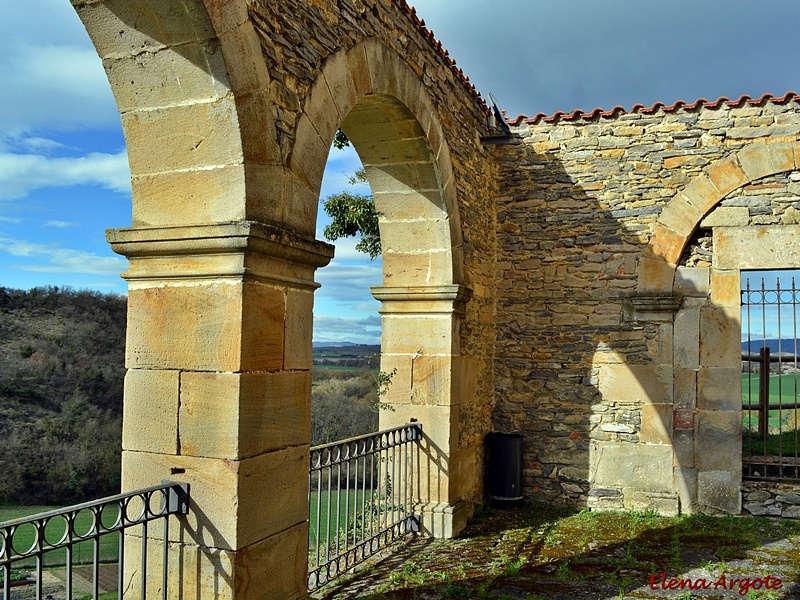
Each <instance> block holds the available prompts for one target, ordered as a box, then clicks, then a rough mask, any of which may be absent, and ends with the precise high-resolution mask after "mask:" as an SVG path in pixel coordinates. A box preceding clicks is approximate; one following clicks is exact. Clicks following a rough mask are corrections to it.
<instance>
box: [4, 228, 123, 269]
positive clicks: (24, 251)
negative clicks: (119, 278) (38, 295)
mask: <svg viewBox="0 0 800 600" xmlns="http://www.w3.org/2000/svg"><path fill="white" fill-rule="evenodd" d="M0 251H4V252H6V253H8V254H10V255H12V256H16V257H18V258H28V259H34V260H35V261H36V262H35V263H25V264H18V265H14V266H13V267H11V268H14V269H16V270H20V271H28V272H32V273H76V274H83V275H119V274H120V273H121V272H123V271H125V270H127V268H128V261H127V260H125V259H124V258H121V257H116V256H100V255H99V254H95V253H93V252H86V251H84V250H73V249H70V248H59V247H56V246H51V245H45V244H36V243H33V242H28V241H26V240H18V239H13V238H7V237H0ZM42 261H43V262H42Z"/></svg>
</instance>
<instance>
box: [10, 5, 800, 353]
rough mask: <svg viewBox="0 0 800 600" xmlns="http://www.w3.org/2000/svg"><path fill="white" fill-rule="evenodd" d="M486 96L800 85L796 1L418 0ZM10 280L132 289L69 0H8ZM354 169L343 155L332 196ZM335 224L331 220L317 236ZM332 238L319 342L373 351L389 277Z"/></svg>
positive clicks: (623, 96) (544, 104) (116, 177)
mask: <svg viewBox="0 0 800 600" xmlns="http://www.w3.org/2000/svg"><path fill="white" fill-rule="evenodd" d="M412 3H413V4H415V6H416V7H417V9H418V14H419V15H420V16H421V17H422V18H424V19H425V20H426V22H427V24H428V26H429V27H430V28H431V29H433V31H434V33H435V34H436V35H437V37H438V38H439V39H441V40H442V42H443V44H444V46H445V47H446V48H447V49H448V50H449V51H450V55H451V56H452V57H454V58H455V59H456V61H457V62H458V64H459V66H460V67H462V68H463V69H464V71H465V72H466V73H467V75H469V76H470V78H471V80H472V81H473V82H474V83H475V84H476V86H477V88H478V90H479V91H481V92H482V94H483V95H484V96H488V93H489V92H493V93H494V95H495V96H497V98H498V100H499V102H500V104H501V107H502V108H505V109H507V110H508V112H509V114H510V115H512V116H516V114H518V113H526V114H528V115H533V114H535V113H536V112H539V111H543V112H547V113H551V112H553V111H555V110H572V109H575V108H583V109H585V110H589V109H591V108H594V107H595V106H602V107H606V108H608V107H611V106H613V105H615V104H621V105H623V106H624V107H626V108H630V107H631V106H632V105H633V104H635V103H637V102H641V103H643V104H645V105H649V104H651V103H653V102H655V101H657V100H660V101H664V102H667V103H671V102H672V101H674V100H677V99H679V98H681V99H684V100H687V101H691V100H694V99H696V98H698V97H701V96H702V97H706V98H709V99H715V98H716V97H718V96H720V95H726V96H729V97H738V96H739V95H741V94H745V93H746V94H750V95H752V96H760V95H761V94H762V93H765V92H771V93H773V94H776V95H782V94H783V93H784V92H786V91H788V90H790V89H795V90H798V88H800V81H798V80H799V79H800V61H798V60H797V48H796V31H795V30H796V26H797V23H800V2H797V1H796V0H761V1H760V2H758V3H754V2H752V1H751V0H726V1H725V2H698V1H697V0H673V1H672V2H668V3H652V2H641V0H616V1H612V2H605V3H598V2H596V1H595V0H573V1H571V2H564V1H563V0H537V1H532V0H491V1H490V0H459V2H458V3H454V2H452V0H417V2H412ZM0 73H3V78H2V84H1V85H2V94H0V286H6V287H14V288H23V289H27V288H30V287H35V286H42V285H57V286H71V287H74V288H81V289H83V288H88V289H97V290H101V291H106V292H116V293H125V291H126V288H125V283H124V282H123V281H122V280H121V279H120V278H119V273H121V272H123V271H125V270H126V268H127V266H126V260H125V259H124V258H122V257H119V256H117V255H115V254H114V253H113V252H111V250H110V249H109V247H108V244H107V243H106V242H105V229H106V228H113V227H126V226H129V225H130V222H131V199H130V184H129V178H130V173H129V171H128V166H127V156H126V153H125V141H124V139H123V136H122V131H121V128H120V124H119V115H118V114H117V111H116V108H115V105H114V100H113V97H112V95H111V91H110V89H109V86H108V82H107V81H106V79H105V75H104V73H103V69H102V66H101V64H100V61H99V59H98V58H97V56H96V54H95V52H94V49H93V47H92V45H91V43H90V41H89V39H88V36H87V35H86V32H85V31H84V30H83V26H82V25H81V23H80V21H79V20H78V18H77V16H76V15H75V13H74V11H73V9H72V7H71V5H70V3H69V1H68V0H26V1H25V2H19V1H18V0H0ZM357 166H358V161H357V157H356V156H355V155H354V153H353V152H352V151H350V152H345V153H341V152H336V151H334V154H332V156H331V159H330V161H329V166H328V169H327V171H326V177H325V181H324V184H323V193H322V195H323V197H324V196H326V195H328V194H330V193H334V192H337V191H339V190H341V189H342V188H343V187H344V186H345V184H346V179H347V176H349V175H350V174H352V173H353V172H354V171H355V169H356V168H357ZM324 224H325V223H324V221H323V220H322V219H320V223H319V233H318V237H321V228H322V227H323V226H324ZM353 245H354V243H353V242H347V243H340V244H337V251H336V254H337V257H336V259H335V260H334V262H333V263H332V264H331V265H330V266H329V267H327V268H325V269H322V270H320V271H318V273H317V280H318V281H319V282H320V283H322V286H323V287H322V288H321V289H320V290H318V291H317V293H316V301H315V339H316V340H318V341H337V340H338V341H344V340H349V341H353V342H362V343H370V342H377V341H378V339H379V335H380V320H379V317H378V314H377V312H376V311H377V309H378V303H377V302H375V301H374V300H373V299H372V298H371V296H370V294H369V289H368V288H369V286H370V285H377V284H379V283H380V280H381V265H380V262H379V261H375V262H370V261H369V260H367V259H365V258H364V257H362V256H361V255H359V254H358V253H356V252H355V250H354V249H353Z"/></svg>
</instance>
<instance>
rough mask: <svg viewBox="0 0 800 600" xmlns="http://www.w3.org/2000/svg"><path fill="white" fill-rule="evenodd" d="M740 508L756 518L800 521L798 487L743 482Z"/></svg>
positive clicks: (799, 488)
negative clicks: (779, 518)
mask: <svg viewBox="0 0 800 600" xmlns="http://www.w3.org/2000/svg"><path fill="white" fill-rule="evenodd" d="M742 508H743V509H744V512H746V513H748V514H751V515H754V516H757V517H762V516H767V517H783V518H784V519H800V486H798V485H790V484H785V483H784V484H780V483H774V482H760V481H745V482H744V485H743V486H742Z"/></svg>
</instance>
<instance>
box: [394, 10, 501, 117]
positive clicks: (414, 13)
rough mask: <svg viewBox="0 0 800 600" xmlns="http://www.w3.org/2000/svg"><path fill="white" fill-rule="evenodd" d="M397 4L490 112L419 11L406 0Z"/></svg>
mask: <svg viewBox="0 0 800 600" xmlns="http://www.w3.org/2000/svg"><path fill="white" fill-rule="evenodd" d="M395 2H396V3H397V4H398V5H399V6H400V8H401V9H402V10H403V12H405V14H406V15H408V16H409V18H410V19H411V21H412V23H414V25H415V26H416V27H417V28H418V29H419V30H420V31H421V32H422V35H423V36H425V38H426V39H427V40H428V41H429V42H430V44H431V46H433V49H434V50H436V52H438V53H439V55H440V56H441V57H442V58H443V59H444V61H445V63H446V64H447V66H449V67H450V69H451V70H452V71H453V73H454V74H455V76H456V78H457V79H459V80H460V81H461V82H462V83H463V84H464V85H465V86H466V88H467V90H469V91H470V92H471V93H472V95H473V96H475V98H477V99H478V101H479V102H480V104H481V105H482V106H483V108H484V110H486V111H488V110H489V108H488V107H487V106H486V102H485V101H484V100H483V98H481V94H480V92H478V90H476V89H475V86H474V85H473V84H472V82H471V81H470V80H469V77H467V76H466V75H464V71H463V69H461V68H460V67H458V66H456V61H454V60H453V59H452V58H450V53H449V52H448V51H447V50H446V49H445V48H444V47H443V46H442V42H441V41H439V40H437V39H436V36H435V35H433V31H431V30H430V29H428V28H427V27H426V26H425V21H424V20H423V19H420V18H419V17H418V16H417V9H416V8H414V7H413V6H411V5H410V4H409V3H408V2H406V0H395Z"/></svg>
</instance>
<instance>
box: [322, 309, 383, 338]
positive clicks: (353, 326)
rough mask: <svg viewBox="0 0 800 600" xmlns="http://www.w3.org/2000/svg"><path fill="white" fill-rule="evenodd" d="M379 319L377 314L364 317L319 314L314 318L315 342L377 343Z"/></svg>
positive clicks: (379, 332)
mask: <svg viewBox="0 0 800 600" xmlns="http://www.w3.org/2000/svg"><path fill="white" fill-rule="evenodd" d="M380 338H381V320H380V317H378V316H377V315H375V316H369V317H365V318H360V319H359V318H355V319H348V318H345V317H333V316H319V317H315V318H314V341H315V342H354V343H357V344H379V343H380Z"/></svg>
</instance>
